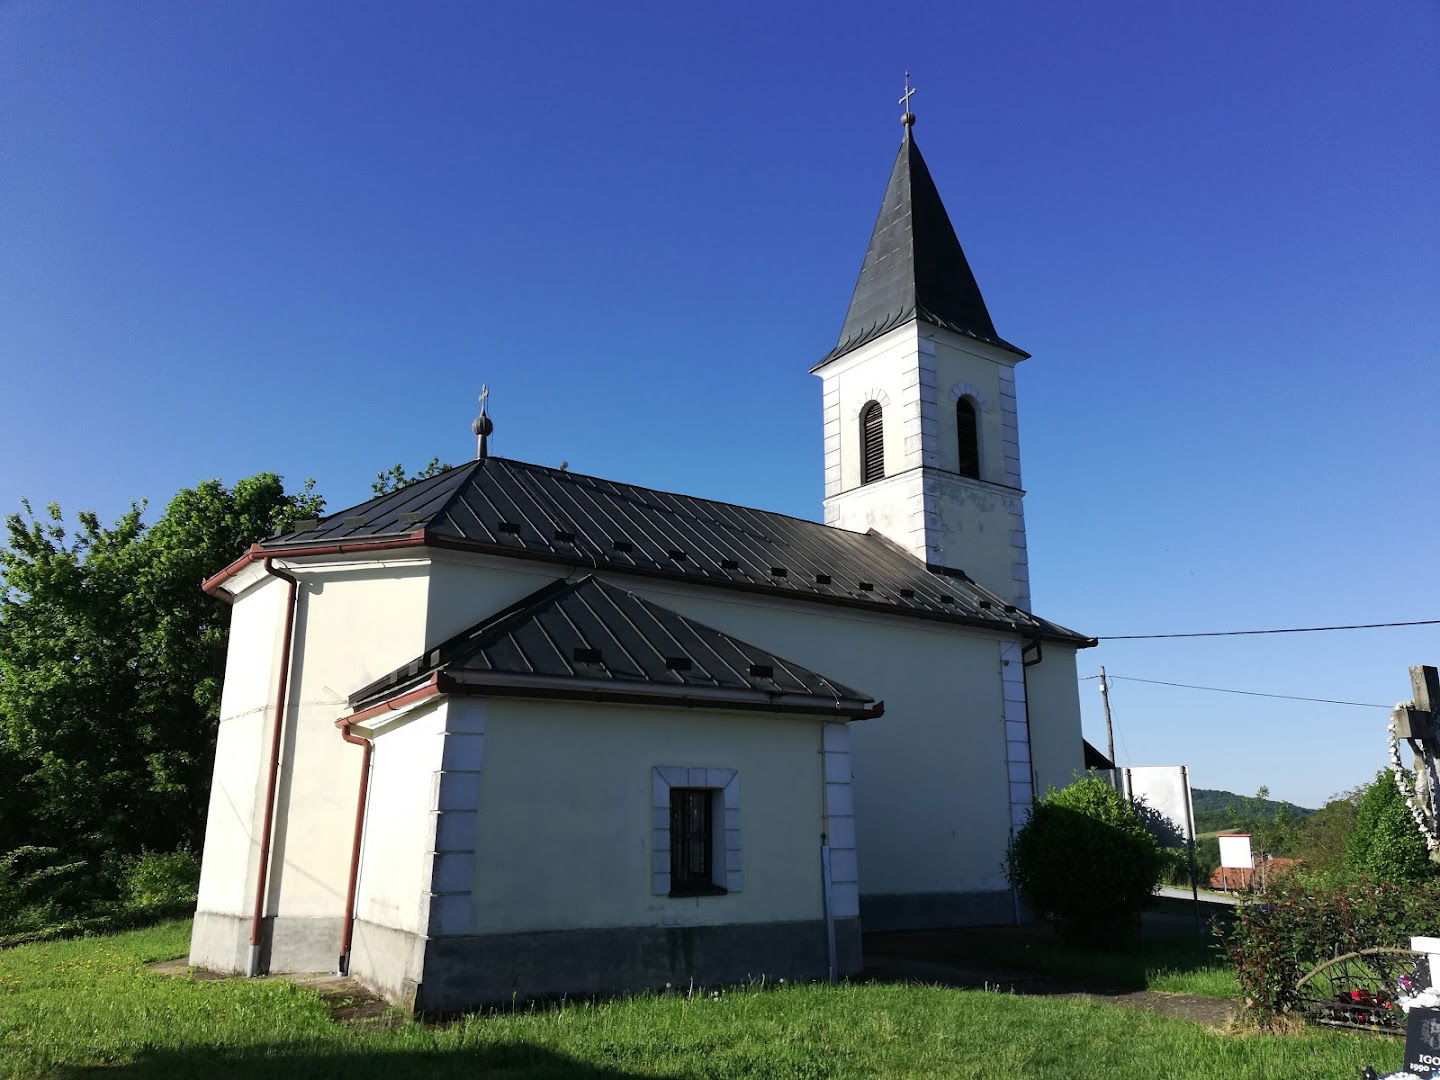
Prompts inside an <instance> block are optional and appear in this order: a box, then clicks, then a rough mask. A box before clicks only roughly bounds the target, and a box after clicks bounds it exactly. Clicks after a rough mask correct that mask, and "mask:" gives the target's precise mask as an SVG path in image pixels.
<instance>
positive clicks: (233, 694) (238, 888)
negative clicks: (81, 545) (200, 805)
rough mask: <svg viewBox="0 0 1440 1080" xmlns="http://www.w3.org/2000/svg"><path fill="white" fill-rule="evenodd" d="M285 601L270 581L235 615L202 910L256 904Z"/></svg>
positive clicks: (236, 909) (228, 910)
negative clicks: (267, 770)
mask: <svg viewBox="0 0 1440 1080" xmlns="http://www.w3.org/2000/svg"><path fill="white" fill-rule="evenodd" d="M284 607H285V589H284V587H283V586H282V585H280V584H279V583H278V582H276V581H274V580H268V581H266V582H263V583H261V584H260V585H258V586H256V587H255V588H252V589H250V590H249V591H248V592H246V593H245V594H244V595H243V596H242V597H240V598H239V599H238V600H237V601H236V602H235V605H234V609H233V610H232V611H231V613H230V649H229V652H228V653H227V654H226V657H225V683H224V686H223V688H222V690H221V694H220V727H219V730H218V732H217V734H216V743H215V770H214V773H213V774H212V777H211V786H210V808H209V812H208V813H207V815H206V821H205V857H204V859H203V860H202V861H201V865H200V894H199V901H198V904H197V909H198V910H200V911H208V912H216V913H220V914H226V915H248V914H249V913H250V910H251V907H252V905H253V903H254V889H255V869H256V863H257V861H258V855H259V832H260V816H261V813H262V803H263V785H264V783H265V762H266V761H268V754H269V749H270V738H271V734H270V733H271V726H272V724H273V722H274V709H273V697H274V692H275V691H274V686H275V665H276V663H277V660H278V657H279V652H280V648H279V638H278V634H279V627H280V622H281V620H282V619H283V617H284Z"/></svg>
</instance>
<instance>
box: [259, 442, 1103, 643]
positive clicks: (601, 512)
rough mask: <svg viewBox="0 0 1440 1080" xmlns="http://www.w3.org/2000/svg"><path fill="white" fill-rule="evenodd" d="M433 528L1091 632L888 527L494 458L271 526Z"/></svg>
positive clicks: (327, 533) (287, 542)
mask: <svg viewBox="0 0 1440 1080" xmlns="http://www.w3.org/2000/svg"><path fill="white" fill-rule="evenodd" d="M421 531H423V534H424V543H425V544H427V545H430V546H433V547H454V548H464V549H467V550H473V551H482V552H487V553H490V554H494V555H502V556H507V557H512V558H533V559H543V560H546V561H549V562H554V563H562V564H565V565H569V566H583V567H590V568H595V569H600V568H603V569H609V570H618V571H622V572H624V573H629V574H639V575H645V576H651V577H663V578H670V579H675V580H682V581H692V582H696V583H698V584H704V585H713V586H719V587H723V588H734V589H744V590H748V591H751V592H761V593H766V594H769V595H772V596H774V595H779V596H786V597H792V598H795V599H801V600H813V601H818V602H822V603H831V604H842V605H845V606H849V607H860V608H865V609H868V610H872V611H876V610H878V611H884V612H888V613H890V614H895V615H913V616H919V617H922V618H932V619H942V620H945V621H947V622H956V623H964V624H967V625H972V626H982V627H985V628H987V629H991V630H998V631H1002V632H1009V633H1017V634H1020V635H1023V636H1026V637H1041V638H1045V639H1047V640H1052V641H1063V642H1066V643H1069V644H1074V645H1080V646H1084V645H1088V644H1093V642H1092V641H1091V639H1089V638H1086V637H1085V636H1083V635H1081V634H1077V633H1076V632H1075V631H1073V630H1067V629H1066V628H1064V627H1063V626H1059V625H1057V624H1055V623H1052V622H1048V621H1047V620H1045V619H1042V618H1039V617H1038V616H1036V615H1032V614H1030V613H1028V612H1025V611H1020V610H1017V609H1016V608H1015V607H1014V606H1013V605H1007V604H1006V603H1005V602H1004V601H1003V600H1001V599H1000V598H999V597H997V596H996V595H995V594H994V593H992V592H990V591H989V590H987V589H985V588H984V587H983V586H981V585H979V584H978V583H976V582H974V581H972V580H970V579H969V578H968V577H967V576H966V575H965V574H964V573H962V572H961V571H959V570H955V569H948V568H941V567H928V568H927V567H926V566H925V564H924V563H922V562H920V561H919V560H918V559H916V558H914V557H913V556H912V555H910V554H909V553H908V552H906V551H904V550H903V549H901V548H900V547H898V546H896V545H895V544H893V543H891V542H890V541H889V540H887V539H885V538H884V537H882V536H880V535H879V534H878V533H874V532H871V533H857V532H850V531H848V530H845V529H836V528H831V527H830V526H827V525H821V524H820V523H819V522H815V521H805V520H803V519H800V518H793V517H787V516H786V515H784V514H776V513H771V512H770V511H766V510H754V509H751V508H749V507H744V506H735V505H733V504H730V503H722V502H715V501H713V500H711V499H698V498H695V497H694V496H690V495H674V494H670V493H668V492H663V491H654V490H652V489H650V488H643V487H636V486H635V485H633V484H620V483H616V482H614V481H612V480H602V479H600V478H598V477H594V476H584V475H581V474H579V473H572V472H565V471H562V470H560V469H551V468H546V467H544V466H541V465H530V464H526V463H525V462H520V461H511V460H509V459H507V458H494V457H492V458H485V459H482V460H477V461H472V462H469V463H467V464H465V465H460V466H457V467H455V468H453V469H449V470H447V471H445V472H443V473H440V474H439V475H437V476H433V477H431V478H429V479H426V480H421V481H419V482H418V483H414V484H411V485H409V486H408V487H404V488H401V489H400V490H399V491H395V492H391V493H390V494H388V495H381V496H379V497H377V498H374V499H371V500H370V501H369V502H366V503H362V504H361V505H359V506H356V507H354V508H352V509H349V510H342V511H341V512H340V513H337V514H331V515H330V516H329V517H326V518H323V519H321V520H320V521H318V522H315V523H313V524H312V525H311V526H310V527H307V528H303V529H301V530H298V531H296V532H291V533H287V534H285V535H283V536H277V537H272V538H271V539H270V540H267V541H266V542H265V543H264V544H262V545H260V547H261V549H262V550H263V551H264V552H265V553H269V554H283V553H285V552H287V551H291V550H295V551H297V553H298V551H299V550H300V549H303V548H304V547H306V546H311V545H320V544H333V543H336V542H340V541H354V542H359V541H367V540H376V539H380V538H385V537H396V536H407V535H413V534H416V533H417V532H421Z"/></svg>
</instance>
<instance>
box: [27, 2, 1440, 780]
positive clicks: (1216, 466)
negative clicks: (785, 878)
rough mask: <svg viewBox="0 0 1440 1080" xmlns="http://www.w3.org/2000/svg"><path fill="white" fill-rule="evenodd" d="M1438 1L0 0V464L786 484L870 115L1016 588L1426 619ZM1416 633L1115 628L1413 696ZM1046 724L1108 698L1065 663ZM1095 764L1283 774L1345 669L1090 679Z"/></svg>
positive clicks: (1043, 600)
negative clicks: (1016, 479) (460, 472)
mask: <svg viewBox="0 0 1440 1080" xmlns="http://www.w3.org/2000/svg"><path fill="white" fill-rule="evenodd" d="M1437 42H1440V5H1436V4H1435V3H1432V2H1424V0H1396V2H1395V3H1388V4H1379V5H1360V4H1353V3H1343V4H1342V3H1328V2H1316V3H1311V4H1305V5H1299V4H1291V5H1241V4H1239V3H1230V4H1209V5H1180V4H1155V3H1148V2H1145V3H1142V2H1139V0H1136V2H1133V3H1097V4H1085V5H1077V4H1073V3H1031V4H1023V5H1021V4H1008V3H985V4H968V5H963V6H962V5H955V4H949V3H942V4H927V3H911V4H906V5H902V6H900V7H895V6H886V5H876V4H858V3H848V2H842V3H829V4H824V5H819V4H816V5H784V6H781V5H774V4H754V3H728V4H724V5H719V4H712V5H672V4H626V3H617V4H606V5H601V4H593V3H573V4H571V3H553V4H545V5H499V4H484V5H482V4H478V3H453V4H442V3H414V4H399V3H388V4H376V3H344V4H341V3H324V2H313V3H307V4H299V5H297V4H279V3H263V2H255V0H247V2H245V3H216V4H204V5H196V4H188V3H161V2H148V0H141V2H136V3H128V4H110V5H105V4H64V5H59V4H44V3H39V2H28V0H18V2H16V0H12V2H11V3H9V4H6V5H4V6H0V99H3V100H4V101H5V103H6V104H5V108H4V109H3V110H0V160H3V161H4V162H5V164H4V167H3V169H0V374H3V376H4V378H3V383H0V385H3V387H4V399H5V403H6V409H5V414H6V420H7V422H6V423H5V424H4V425H3V426H0V509H5V510H9V509H10V508H13V507H14V506H15V504H16V502H17V500H18V499H19V497H20V496H22V495H26V496H29V497H30V498H31V499H32V500H35V501H39V502H45V501H49V500H51V499H58V500H59V501H60V502H61V503H62V504H64V506H65V507H66V508H67V509H70V510H74V509H79V508H87V507H88V508H94V509H96V510H99V511H100V512H101V513H102V514H105V515H113V514H116V513H118V512H119V511H120V510H122V509H123V508H124V506H125V505H126V504H127V503H128V501H129V500H130V499H131V498H138V497H142V496H148V497H150V498H151V499H152V501H155V502H163V501H164V499H165V498H167V497H168V496H169V495H170V494H171V493H173V492H174V491H175V490H176V489H178V488H180V487H182V486H187V485H190V484H193V483H195V482H197V481H200V480H202V479H205V478H207V477H211V476H218V477H222V478H224V479H226V480H227V481H233V480H235V479H238V478H239V477H242V476H245V475H248V474H251V473H254V472H256V471H259V470H262V469H273V470H276V471H279V472H281V473H283V474H284V475H285V476H286V477H287V478H289V479H290V480H291V481H300V480H302V479H303V478H305V477H306V476H313V477H315V478H316V480H317V481H318V483H319V487H320V489H321V491H322V492H323V493H324V494H325V495H326V496H327V497H328V498H329V500H330V506H331V508H332V509H340V508H342V507H344V506H346V505H349V504H351V503H353V502H358V501H360V500H361V499H363V498H364V497H365V496H366V495H368V490H369V481H370V479H371V477H372V476H373V474H374V472H375V470H377V469H379V468H382V467H385V466H388V465H390V464H392V463H394V462H396V461H403V462H406V463H410V464H417V463H422V462H424V461H426V460H428V459H429V458H430V457H432V456H435V455H438V456H440V457H441V458H444V459H448V460H452V461H453V460H461V459H463V458H464V457H466V456H467V455H468V454H469V453H470V452H471V450H472V442H471V437H470V434H469V428H468V425H469V422H470V419H471V418H472V416H473V415H474V411H475V394H476V392H477V391H478V389H479V385H480V383H481V382H488V383H490V384H491V386H492V388H493V399H492V400H493V412H494V416H495V421H496V437H495V449H496V452H498V453H502V454H505V455H508V456H513V457H519V458H523V459H527V460H532V461H538V462H543V463H547V464H558V463H559V462H560V461H561V460H562V459H563V460H568V461H569V462H570V463H571V466H572V467H573V468H575V469H577V470H581V471H585V472H591V473H598V474H600V475H604V476H610V477H614V478H616V479H623V480H628V481H632V482H637V483H643V484H650V485H654V486H657V487H661V488H667V489H671V490H681V491H687V492H693V493H696V494H701V495H707V496H711V497H715V498H722V499H729V500H733V501H736V502H742V503H747V504H750V505H756V506H762V507H766V508H771V509H776V510H782V511H786V512H789V513H794V514H800V515H805V516H818V514H819V501H820V494H821V468H820V450H821V447H820V400H819V383H818V380H816V379H815V378H814V377H813V376H811V375H809V374H808V368H809V366H810V364H811V363H813V362H814V360H815V359H817V358H818V357H819V356H820V355H822V354H823V353H824V352H825V351H826V350H827V349H828V348H829V347H830V346H831V345H832V344H833V343H834V337H835V334H836V333H837V331H838V329H839V326H840V322H841V319H842V317H843V315H844V309H845V304H846V301H847V300H848V298H849V293H850V289H851V287H852V286H853V283H854V278H855V274H856V272H857V270H858V268H859V263H860V259H861V256H862V254H863V252H864V247H865V241H866V239H867V237H868V235H869V229H870V225H871V223H872V221H873V218H874V215H875V212H876V210H877V208H878V205H879V200H880V195H881V192H882V190H883V188H884V184H885V180H886V176H887V174H888V170H889V167H890V163H891V160H892V158H893V155H894V151H895V147H896V145H897V143H898V139H899V136H900V126H899V124H898V122H897V120H898V113H899V109H898V107H897V105H896V104H895V99H896V98H897V96H898V95H899V91H900V83H901V75H902V73H903V71H904V70H905V69H906V68H907V67H908V68H909V69H910V70H911V71H912V72H914V81H915V84H916V85H917V86H918V87H919V93H918V94H917V95H916V98H915V111H916V112H917V114H918V115H919V124H918V125H917V128H916V136H917V139H918V141H919V143H920V145H921V147H922V148H923V149H924V152H925V155H926V158H927V160H928V162H929V164H930V168H931V171H932V172H933V173H934V175H935V177H936V180H937V182H938V183H939V185H940V188H941V191H942V194H943V195H944V196H945V199H946V202H947V204H948V206H949V208H950V212H951V216H952V218H953V220H954V222H955V226H956V229H957V231H958V233H959V235H960V238H961V241H962V243H963V244H964V245H965V247H966V251H967V253H968V254H969V257H970V261H971V263H972V265H973V266H974V268H975V271H976V274H977V277H978V278H979V281H980V285H981V288H982V289H983V290H984V292H985V295H986V298H987V300H988V302H989V306H990V310H991V314H992V315H993V316H994V319H995V323H996V326H997V327H998V328H999V330H1000V332H1001V333H1002V334H1003V335H1005V336H1006V337H1007V338H1009V339H1010V340H1012V341H1015V342H1017V343H1018V344H1020V345H1022V346H1023V347H1025V348H1026V349H1028V350H1029V351H1031V352H1032V353H1033V354H1034V358H1033V359H1031V360H1029V361H1026V362H1025V363H1024V364H1023V365H1022V366H1021V369H1020V375H1019V380H1020V389H1019V394H1020V422H1021V442H1022V451H1023V455H1024V472H1025V479H1026V485H1027V488H1028V489H1029V491H1030V495H1029V498H1028V500H1027V513H1028V523H1029V527H1030V536H1031V554H1032V572H1033V577H1034V592H1035V605H1036V608H1037V610H1038V611H1040V612H1041V613H1042V614H1044V615H1046V616H1048V617H1051V618H1054V619H1056V620H1059V621H1061V622H1065V623H1068V624H1070V625H1073V626H1075V627H1077V628H1079V629H1082V630H1084V631H1086V632H1089V633H1094V634H1102V635H1103V634H1111V633H1113V634H1121V633H1145V632H1165V631H1184V630H1220V629H1232V628H1250V627H1264V626H1288V625H1309V624H1316V623H1327V624H1328V623H1337V622H1345V623H1349V622H1371V621H1382V620H1389V619H1422V618H1429V617H1440V600H1437V599H1436V595H1435V592H1436V590H1435V587H1434V584H1433V574H1434V568H1435V554H1436V546H1437V545H1436V539H1435V538H1436V536H1437V527H1440V511H1437V509H1436V505H1437V500H1436V491H1435V484H1434V480H1435V475H1436V465H1437V451H1436V436H1435V434H1434V427H1435V416H1436V413H1437V405H1440V393H1437V390H1440V379H1437V375H1436V363H1435V361H1436V353H1437V347H1436V341H1437V331H1440V304H1437V296H1440V261H1437V259H1436V257H1435V251H1436V248H1437V233H1440V229H1437V226H1440V199H1437V196H1436V191H1437V186H1436V184H1437V175H1440V134H1437V128H1436V125H1435V123H1434V118H1435V117H1436V116H1437V115H1440V44H1437ZM1437 630H1440V628H1426V629H1416V630H1387V631H1372V632H1362V633H1346V634H1323V635H1322V634H1314V635H1296V636H1290V637H1265V638H1237V639H1215V640H1201V641H1181V642H1133V643H1119V642H1116V643H1110V644H1106V645H1102V646H1101V647H1100V648H1098V649H1094V650H1091V651H1089V652H1088V653H1084V654H1082V656H1081V666H1082V668H1083V669H1084V670H1083V671H1082V674H1090V673H1093V671H1094V670H1095V669H1096V668H1097V667H1098V665H1100V664H1102V663H1103V664H1105V665H1106V666H1107V667H1108V668H1109V670H1110V671H1111V672H1112V673H1118V674H1128V675H1135V676H1142V677H1146V678H1153V679H1162V680H1169V681H1175V682H1189V683H1200V684H1206V685H1212V686H1226V687H1238V688H1242V689H1252V690H1261V691H1275V692H1282V693H1294V694H1301V695H1311V696H1316V697H1327V698H1344V699H1350V700H1355V701H1373V702H1380V703H1391V702H1393V701H1395V700H1396V699H1398V698H1400V697H1403V696H1407V685H1408V684H1407V681H1406V666H1407V665H1408V664H1411V663H1418V662H1422V661H1430V662H1440V632H1437ZM1082 700H1083V702H1084V705H1085V709H1086V729H1087V733H1088V734H1089V735H1090V737H1091V738H1092V740H1096V741H1098V740H1102V739H1103V725H1102V723H1101V721H1100V715H1099V708H1098V705H1099V702H1098V696H1097V694H1096V690H1095V683H1094V681H1093V680H1092V681H1089V682H1085V683H1082ZM1114 706H1115V714H1116V720H1117V723H1118V726H1119V732H1120V747H1121V757H1122V760H1125V761H1129V762H1132V763H1137V764H1140V763H1151V764H1153V763H1173V762H1187V763H1189V764H1190V765H1191V767H1192V771H1193V782H1194V783H1195V784H1196V785H1197V786H1202V787H1229V788H1232V789H1235V790H1241V791H1253V790H1254V789H1255V788H1256V787H1257V786H1258V785H1260V784H1262V783H1264V784H1268V785H1269V786H1270V788H1271V789H1272V792H1274V793H1275V794H1276V795H1278V796H1281V797H1284V798H1288V799H1292V800H1295V801H1298V802H1301V803H1305V804H1309V805H1315V804H1317V803H1318V802H1319V801H1321V800H1323V799H1324V798H1326V797H1327V796H1328V795H1330V794H1331V793H1332V792H1334V791H1337V790H1339V789H1342V788H1346V787H1350V786H1352V785H1354V784H1356V783H1359V782H1360V781H1362V780H1364V779H1366V778H1367V776H1368V775H1370V774H1372V773H1373V772H1374V770H1375V769H1377V768H1379V767H1380V765H1381V764H1382V759H1383V725H1384V720H1385V713H1384V712H1383V711H1382V710H1367V709H1357V708H1346V707H1340V706H1325V705H1307V704H1302V703H1298V702H1283V701H1269V700H1265V699H1260V698H1245V697H1234V696H1227V695H1219V694H1209V693H1201V692H1198V691H1189V690H1179V689H1173V688H1164V687H1156V686H1149V685H1144V684H1139V683H1124V682H1121V683H1117V684H1116V687H1115V692H1114Z"/></svg>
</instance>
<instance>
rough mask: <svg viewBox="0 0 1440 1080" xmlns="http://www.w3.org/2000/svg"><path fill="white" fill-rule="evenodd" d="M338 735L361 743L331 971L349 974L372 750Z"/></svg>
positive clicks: (367, 744)
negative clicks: (347, 873)
mask: <svg viewBox="0 0 1440 1080" xmlns="http://www.w3.org/2000/svg"><path fill="white" fill-rule="evenodd" d="M340 737H341V738H342V739H344V740H345V741H346V742H348V743H354V744H355V745H356V746H363V747H364V748H365V749H364V752H363V753H362V754H361V756H360V794H359V795H357V796H356V797H355V838H354V840H353V841H352V842H351V844H350V879H349V881H347V882H346V884H345V922H344V924H343V926H342V928H341V930H340V963H339V964H338V965H337V966H336V968H335V970H336V971H337V972H339V973H340V974H341V975H349V974H350V942H351V940H352V939H353V938H354V936H355V886H356V884H357V883H358V882H359V880H360V843H361V841H362V840H364V838H365V799H366V797H367V796H368V795H369V793H370V753H371V751H372V750H374V749H375V747H374V744H372V743H371V742H370V740H369V739H362V738H361V737H360V736H359V735H355V734H353V733H352V732H351V731H350V728H349V725H346V726H345V727H342V728H341V729H340Z"/></svg>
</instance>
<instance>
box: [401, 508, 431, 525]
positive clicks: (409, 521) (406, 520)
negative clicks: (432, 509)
mask: <svg viewBox="0 0 1440 1080" xmlns="http://www.w3.org/2000/svg"><path fill="white" fill-rule="evenodd" d="M429 516H430V515H429V514H422V513H420V511H418V510H411V511H410V512H409V513H408V514H401V515H400V524H401V525H419V524H420V522H422V521H424V520H425V519H426V518H428V517H429Z"/></svg>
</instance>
